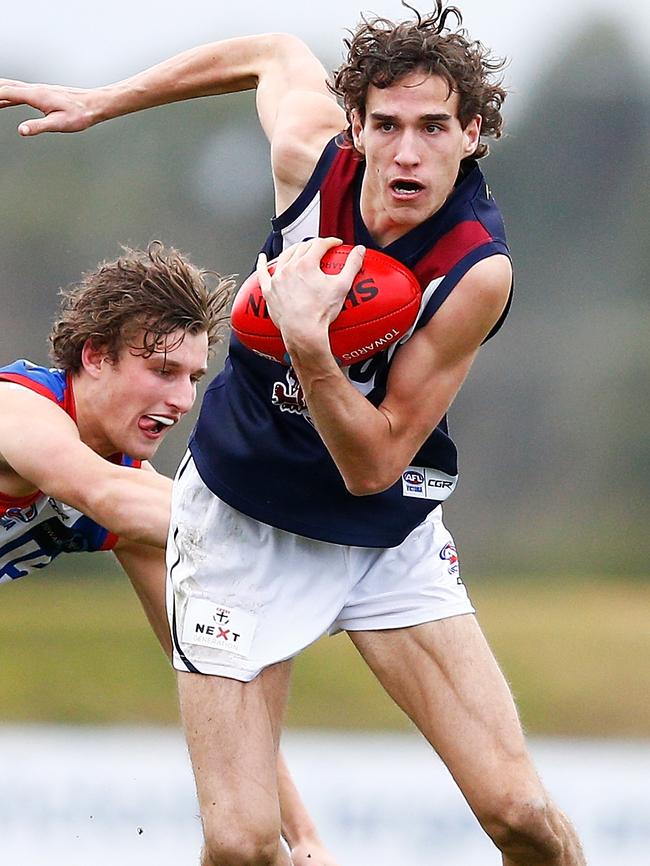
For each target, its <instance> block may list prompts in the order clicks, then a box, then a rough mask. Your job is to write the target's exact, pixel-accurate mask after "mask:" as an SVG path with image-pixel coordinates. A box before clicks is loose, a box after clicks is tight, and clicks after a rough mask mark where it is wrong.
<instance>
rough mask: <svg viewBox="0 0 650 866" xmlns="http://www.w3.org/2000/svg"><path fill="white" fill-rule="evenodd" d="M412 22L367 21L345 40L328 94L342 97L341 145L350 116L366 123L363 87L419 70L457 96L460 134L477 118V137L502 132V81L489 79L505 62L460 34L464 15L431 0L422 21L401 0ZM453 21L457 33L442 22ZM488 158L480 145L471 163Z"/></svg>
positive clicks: (348, 132) (439, 0) (438, 0)
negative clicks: (344, 118)
mask: <svg viewBox="0 0 650 866" xmlns="http://www.w3.org/2000/svg"><path fill="white" fill-rule="evenodd" d="M402 5H403V6H405V7H406V8H407V9H410V10H411V12H413V13H414V15H415V20H409V21H401V22H399V23H395V22H393V21H389V20H388V19H387V18H379V17H373V18H366V17H364V16H362V23H361V24H360V26H359V27H358V28H357V30H356V31H355V32H354V33H352V35H351V38H350V39H346V40H345V45H346V47H347V49H348V56H347V60H346V62H345V63H344V64H343V65H342V66H340V67H339V69H338V70H337V71H336V72H335V74H334V83H333V85H332V86H331V89H332V91H333V92H334V93H335V94H336V95H337V96H338V97H340V98H341V100H342V102H343V106H344V108H345V112H346V116H347V119H348V123H349V124H350V126H348V129H347V130H346V132H345V140H346V143H347V144H348V145H350V144H352V126H351V124H352V112H353V111H355V110H356V111H357V112H358V113H359V116H360V118H361V120H362V122H364V121H365V103H366V95H367V93H368V87H369V86H370V85H371V84H372V85H373V86H374V87H377V88H380V89H383V88H385V87H390V86H391V85H393V84H394V83H395V82H396V81H399V80H400V79H401V78H404V76H406V75H408V74H409V73H411V72H415V71H422V72H425V73H426V74H427V75H439V76H441V77H442V78H444V79H445V81H446V82H447V84H448V86H449V91H450V93H451V92H452V91H455V92H456V93H458V95H459V108H458V118H459V120H460V123H461V126H462V127H463V129H464V128H465V127H466V126H467V124H468V123H469V122H470V120H471V119H472V118H473V117H475V116H476V115H477V114H480V115H481V117H482V118H483V122H482V126H481V135H486V136H491V137H492V138H499V137H500V136H501V133H502V129H503V118H502V116H501V106H502V104H503V101H504V99H505V98H506V91H505V90H504V89H503V87H502V86H501V85H502V78H501V77H498V78H497V79H496V80H494V76H495V74H496V73H498V72H500V71H501V70H502V69H503V68H504V66H505V60H503V59H502V58H495V57H492V56H491V53H490V51H489V50H488V49H487V48H485V47H484V46H483V45H482V44H481V43H480V42H477V41H470V40H469V38H468V36H467V31H466V30H464V29H462V27H461V25H462V23H463V16H462V14H461V12H460V10H459V9H457V8H456V7H455V6H446V7H445V6H444V4H443V0H435V9H434V11H433V12H432V13H431V14H430V15H426V16H422V15H421V14H420V13H419V12H418V11H417V9H415V8H414V7H412V6H409V4H408V3H406V2H404V0H402ZM450 16H453V17H454V18H455V19H456V28H455V29H453V30H452V29H451V28H450V27H449V26H448V24H447V20H448V19H449V18H450ZM487 153H488V145H487V144H486V143H485V142H480V143H479V145H478V146H477V148H476V151H475V152H474V153H473V154H472V157H471V158H473V159H479V158H480V157H482V156H486V155H487Z"/></svg>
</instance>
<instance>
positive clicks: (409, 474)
mask: <svg viewBox="0 0 650 866" xmlns="http://www.w3.org/2000/svg"><path fill="white" fill-rule="evenodd" d="M424 480H425V479H424V474H423V473H422V472H418V470H417V469H407V470H406V471H405V472H404V473H403V474H402V486H403V488H404V493H410V494H414V493H415V494H420V495H423V494H424Z"/></svg>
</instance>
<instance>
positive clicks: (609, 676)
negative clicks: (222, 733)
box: [0, 554, 650, 737]
mask: <svg viewBox="0 0 650 866" xmlns="http://www.w3.org/2000/svg"><path fill="white" fill-rule="evenodd" d="M102 556H103V555H100V556H99V557H98V555H96V554H95V555H94V556H93V555H80V556H79V557H77V559H78V560H80V562H79V563H78V564H77V566H76V567H75V569H74V575H73V576H71V575H70V574H69V573H67V574H66V572H65V571H63V570H62V569H61V568H60V567H59V566H57V567H56V568H55V569H54V570H53V571H49V573H48V572H44V573H43V574H42V575H37V576H35V577H32V578H31V579H30V578H26V579H24V580H19V581H16V582H15V583H14V584H11V585H9V586H7V587H3V588H2V605H0V658H1V659H2V675H1V676H0V707H2V710H1V712H0V717H1V718H2V721H5V722H28V721H31V722H50V721H56V722H67V723H92V724H107V723H129V724H174V723H176V722H177V720H178V714H177V706H176V698H175V686H174V676H173V673H172V671H171V669H170V667H169V665H168V663H167V661H166V659H165V657H164V656H163V653H162V651H161V650H160V649H159V647H158V645H157V643H156V641H155V639H154V637H153V635H152V633H151V632H150V630H149V627H148V625H147V624H146V622H145V619H144V615H143V614H142V612H141V611H140V609H139V605H138V603H137V601H136V599H135V595H134V593H133V592H132V590H131V587H130V586H129V583H128V580H127V579H126V577H124V576H123V575H122V574H121V572H119V570H118V568H117V566H114V565H112V563H110V560H109V555H106V558H107V564H109V563H110V565H109V568H108V571H109V572H110V573H109V574H106V572H105V571H104V572H103V573H101V574H97V573H96V571H95V569H96V567H97V563H96V560H97V559H98V558H100V559H101V558H102ZM68 559H70V557H69V558H68ZM84 566H85V567H84ZM469 590H470V594H471V596H472V599H473V601H474V604H475V606H476V607H477V609H478V612H479V617H480V620H481V622H482V625H483V629H484V631H485V632H486V634H487V637H488V639H489V640H490V642H491V644H492V647H493V649H494V650H495V653H496V655H497V657H498V659H499V661H500V663H501V666H502V668H503V670H504V673H505V675H506V677H507V678H508V680H509V682H510V685H511V687H512V689H513V692H514V694H515V697H516V699H517V703H518V705H519V709H520V712H521V716H522V719H523V722H524V724H525V726H526V728H527V730H528V731H529V732H530V733H531V734H538V735H539V734H545V735H552V734H562V735H565V736H566V735H574V736H598V737H606V736H632V737H650V711H649V709H648V695H649V694H650V663H649V662H648V659H650V629H648V615H647V614H648V607H649V606H650V582H648V581H647V580H636V581H635V580H618V579H614V578H612V577H611V576H607V577H604V576H599V577H596V576H592V577H590V578H585V577H571V576H567V575H563V576H562V577H561V578H554V579H550V580H542V579H539V578H535V579H526V578H516V577H514V576H513V577H511V578H509V579H507V580H504V579H495V578H494V577H491V576H489V575H483V576H482V577H481V578H480V579H474V580H470V581H469ZM287 723H288V725H289V726H293V727H314V728H338V729H342V728H350V729H384V728H387V729H396V730H408V729H410V728H411V724H410V722H409V721H408V720H407V719H406V718H405V716H403V715H402V713H401V712H400V711H399V710H398V709H397V708H396V707H395V706H394V705H393V704H392V702H391V701H390V700H389V699H388V698H387V696H386V695H385V694H384V693H383V691H382V690H381V688H380V686H379V685H378V684H377V682H376V681H375V679H374V677H373V676H372V675H371V674H370V672H369V671H368V670H367V668H366V666H365V664H364V663H363V661H362V660H361V658H360V657H359V656H358V654H357V652H356V650H355V649H354V647H353V646H352V644H351V642H350V641H349V640H348V638H347V636H346V635H337V636H336V637H325V638H322V639H321V640H320V641H318V642H317V643H316V644H314V645H313V646H312V647H310V648H309V649H307V650H306V651H305V652H304V653H303V654H302V655H301V656H300V657H299V658H298V660H297V662H296V664H295V669H294V684H293V690H292V697H291V701H290V706H289V712H288V716H287Z"/></svg>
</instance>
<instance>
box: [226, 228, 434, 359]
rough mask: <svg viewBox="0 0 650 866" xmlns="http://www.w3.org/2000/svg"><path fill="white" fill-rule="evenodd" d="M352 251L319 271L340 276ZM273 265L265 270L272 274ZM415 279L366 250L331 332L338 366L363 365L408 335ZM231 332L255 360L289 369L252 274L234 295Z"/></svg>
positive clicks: (335, 254)
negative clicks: (259, 358)
mask: <svg viewBox="0 0 650 866" xmlns="http://www.w3.org/2000/svg"><path fill="white" fill-rule="evenodd" d="M352 249H353V247H352V246H350V245H348V244H341V245H340V246H338V247H333V248H332V249H330V250H328V251H327V252H326V253H325V255H324V256H323V258H322V259H321V263H320V266H321V270H322V271H323V272H324V273H326V274H338V273H339V272H340V271H341V270H342V268H343V265H344V264H345V260H346V259H347V257H348V254H349V253H350V250H352ZM274 267H275V259H274V260H273V261H271V262H269V264H268V269H269V273H271V274H272V273H273V270H274ZM420 299H421V290H420V284H419V283H418V281H417V279H416V277H415V275H414V274H413V273H412V272H411V271H410V270H409V269H408V268H407V267H405V266H404V265H403V264H402V263H401V262H398V261H396V260H395V259H393V258H391V257H390V256H387V255H386V254H385V253H380V252H377V251H376V250H366V254H365V256H364V259H363V265H362V266H361V270H360V271H359V273H358V274H357V275H356V277H355V278H354V282H353V284H352V287H351V289H350V291H349V292H348V294H347V296H346V298H345V302H344V304H343V308H342V309H341V312H340V313H339V314H338V316H337V317H336V319H335V320H334V321H333V322H332V324H331V325H330V329H329V335H330V347H331V349H332V354H333V355H334V357H335V358H336V359H337V361H338V362H339V364H341V365H342V366H344V367H345V366H349V365H350V364H356V363H358V362H359V361H364V360H365V359H366V358H370V357H371V356H372V355H376V354H377V352H382V351H383V350H384V349H388V348H389V347H390V346H392V345H393V344H395V343H397V342H398V341H399V340H401V339H402V337H403V336H404V335H405V334H406V333H407V331H408V330H409V328H410V327H411V325H412V324H413V322H414V321H415V318H416V316H417V313H418V310H419V309H420ZM230 322H231V327H232V330H233V331H234V332H235V334H236V335H237V336H238V337H239V339H240V340H241V342H242V343H243V344H244V345H245V346H248V348H249V349H252V350H253V351H254V352H257V353H258V354H259V355H263V356H264V357H267V358H271V359H273V360H275V361H280V363H282V364H288V363H289V358H288V356H287V350H286V349H285V346H284V343H283V342H282V335H281V334H280V331H279V330H278V328H276V326H275V325H274V323H273V321H272V320H271V317H270V315H269V312H268V310H267V308H266V301H265V300H264V297H263V295H262V290H261V288H260V284H259V281H258V279H257V276H256V274H255V273H252V274H251V275H250V277H248V279H247V280H245V281H244V283H243V284H242V286H241V288H240V289H239V291H238V292H237V296H236V297H235V302H234V304H233V307H232V312H231V316H230Z"/></svg>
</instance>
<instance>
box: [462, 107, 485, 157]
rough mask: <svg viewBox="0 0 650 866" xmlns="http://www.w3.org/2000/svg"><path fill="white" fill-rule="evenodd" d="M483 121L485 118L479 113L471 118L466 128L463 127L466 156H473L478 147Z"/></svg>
mask: <svg viewBox="0 0 650 866" xmlns="http://www.w3.org/2000/svg"><path fill="white" fill-rule="evenodd" d="M482 121H483V118H482V117H481V115H480V114H477V115H476V116H475V117H473V118H472V119H471V120H470V122H469V123H468V124H467V126H466V127H465V129H463V138H464V142H463V150H464V151H465V156H471V155H472V154H473V153H474V151H475V150H476V148H477V147H478V144H479V140H480V138H481V123H482Z"/></svg>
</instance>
